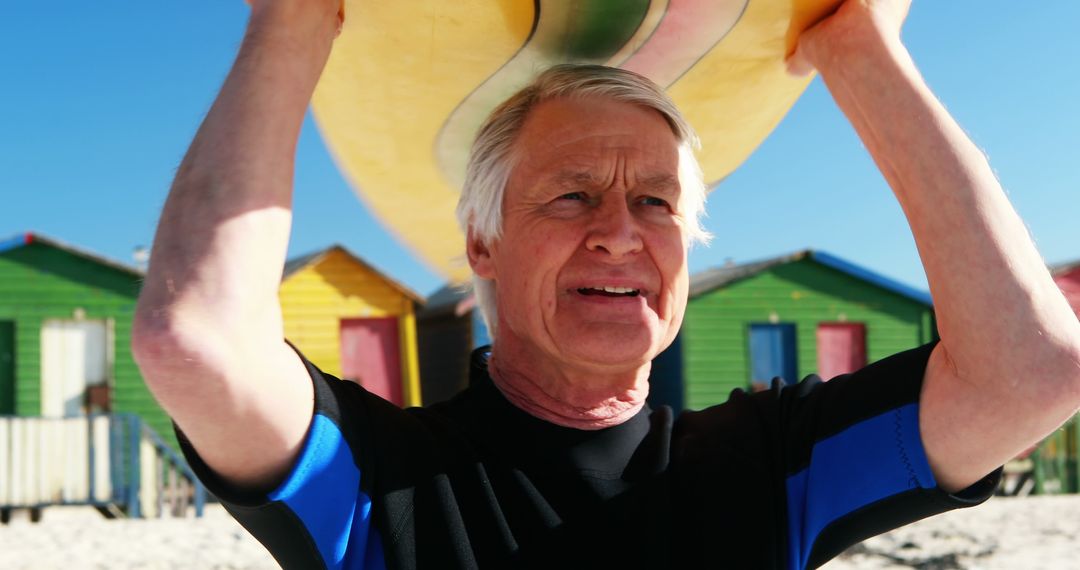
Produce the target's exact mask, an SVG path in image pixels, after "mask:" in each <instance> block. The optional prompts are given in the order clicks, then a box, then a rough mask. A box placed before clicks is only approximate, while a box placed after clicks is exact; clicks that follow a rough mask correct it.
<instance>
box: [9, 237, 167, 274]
mask: <svg viewBox="0 0 1080 570" xmlns="http://www.w3.org/2000/svg"><path fill="white" fill-rule="evenodd" d="M32 243H40V244H43V245H47V246H49V247H52V248H55V249H59V250H61V251H66V252H68V253H70V254H72V255H75V256H78V257H82V258H84V259H88V260H90V261H93V262H95V263H99V264H101V265H104V266H106V267H111V268H112V269H116V270H118V271H122V272H124V273H128V274H130V275H132V276H134V277H138V278H140V279H141V278H143V277H145V276H146V273H145V272H144V271H143V270H141V269H139V268H137V267H134V266H131V265H127V264H126V263H121V262H119V261H116V260H114V259H109V258H108V257H105V256H104V255H101V254H99V253H94V252H92V251H89V250H86V249H83V248H81V247H77V246H74V245H71V244H69V243H66V242H63V241H60V240H58V239H55V238H51V237H48V236H44V235H41V234H39V233H35V232H25V233H21V234H18V235H15V236H12V237H10V238H7V239H3V240H0V253H4V252H5V251H9V250H12V249H15V248H19V247H23V246H26V245H30V244H32Z"/></svg>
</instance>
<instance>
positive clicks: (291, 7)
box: [244, 0, 345, 35]
mask: <svg viewBox="0 0 1080 570" xmlns="http://www.w3.org/2000/svg"><path fill="white" fill-rule="evenodd" d="M244 1H245V2H247V3H248V5H249V6H251V19H252V21H253V22H255V21H259V20H261V19H262V18H264V17H266V16H265V15H266V14H273V15H274V17H278V18H281V20H282V21H285V22H294V23H295V22H300V21H303V20H304V19H305V17H306V16H312V15H322V16H325V15H327V14H330V13H331V12H333V13H335V14H336V15H337V33H336V35H340V34H341V27H342V25H343V24H344V23H345V0H244Z"/></svg>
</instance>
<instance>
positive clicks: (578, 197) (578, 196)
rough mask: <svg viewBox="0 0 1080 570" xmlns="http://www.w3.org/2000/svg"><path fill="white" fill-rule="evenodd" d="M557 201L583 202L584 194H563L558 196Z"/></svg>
mask: <svg viewBox="0 0 1080 570" xmlns="http://www.w3.org/2000/svg"><path fill="white" fill-rule="evenodd" d="M559 199H560V200H584V199H585V194H583V193H581V192H569V193H567V194H563V195H562V196H559Z"/></svg>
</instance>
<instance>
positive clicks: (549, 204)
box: [470, 98, 689, 371]
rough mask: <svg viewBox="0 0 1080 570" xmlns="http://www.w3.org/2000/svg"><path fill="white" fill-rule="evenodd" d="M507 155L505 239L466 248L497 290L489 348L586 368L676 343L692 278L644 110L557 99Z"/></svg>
mask: <svg viewBox="0 0 1080 570" xmlns="http://www.w3.org/2000/svg"><path fill="white" fill-rule="evenodd" d="M515 152H516V155H517V157H518V160H517V163H516V166H515V168H514V170H513V172H512V173H511V175H510V180H509V182H508V185H507V188H506V194H505V197H504V200H503V206H502V212H503V226H502V237H501V238H500V239H499V240H498V241H497V242H496V243H495V244H494V245H493V246H492V247H491V248H490V249H488V250H487V252H486V255H480V256H476V255H475V254H474V253H475V252H474V251H472V250H471V251H470V257H471V258H473V261H474V264H473V265H474V269H475V270H476V271H477V274H478V275H480V276H481V277H486V278H489V279H494V280H495V283H496V295H497V298H498V314H499V328H498V331H497V332H498V338H497V341H496V342H497V346H498V345H504V346H508V343H511V342H513V343H518V345H519V346H518V348H519V349H522V348H523V349H525V350H529V351H532V352H539V353H541V354H542V355H543V356H544V357H546V358H547V359H553V360H554V361H555V362H557V363H563V364H568V365H571V366H574V367H577V368H586V369H597V370H608V371H612V370H617V369H623V368H633V367H638V366H640V365H642V364H644V363H645V362H648V361H649V360H651V359H652V358H653V357H654V356H656V354H658V353H659V352H660V351H661V350H663V349H664V348H666V347H667V346H668V345H669V344H670V343H671V341H672V340H673V339H674V338H675V334H676V333H677V332H678V329H679V325H680V324H681V322H682V315H683V311H684V309H685V307H686V296H687V290H688V282H689V278H688V274H687V269H686V252H687V231H686V226H685V223H684V218H683V217H682V212H681V211H680V210H679V208H680V185H679V178H678V167H679V153H678V141H677V140H676V138H675V135H674V134H673V133H672V131H671V128H670V127H669V126H668V124H667V122H666V121H665V120H664V118H663V117H662V116H661V115H660V114H659V113H658V112H656V111H654V110H652V109H648V108H645V107H640V106H636V105H631V104H628V103H619V102H615V101H611V100H606V99H598V98H586V99H555V100H550V101H546V102H544V103H541V104H539V105H538V106H536V107H535V108H534V109H533V110H532V111H531V112H530V114H529V116H528V118H527V119H526V122H525V125H524V128H523V130H522V132H521V133H520V137H519V139H518V141H517V143H516V148H515ZM477 260H479V263H477Z"/></svg>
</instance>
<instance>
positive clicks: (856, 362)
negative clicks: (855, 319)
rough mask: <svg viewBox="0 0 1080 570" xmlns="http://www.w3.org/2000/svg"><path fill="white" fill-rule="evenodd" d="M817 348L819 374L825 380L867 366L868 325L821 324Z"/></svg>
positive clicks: (818, 329) (818, 331) (818, 330)
mask: <svg viewBox="0 0 1080 570" xmlns="http://www.w3.org/2000/svg"><path fill="white" fill-rule="evenodd" d="M817 350H818V375H819V376H821V377H822V378H824V379H825V380H828V379H830V378H833V377H836V376H839V375H841V374H847V373H848V372H854V371H856V370H858V369H860V368H862V367H863V366H866V325H864V324H862V323H821V324H819V325H818V328H817Z"/></svg>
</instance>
